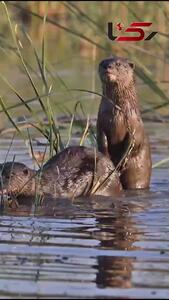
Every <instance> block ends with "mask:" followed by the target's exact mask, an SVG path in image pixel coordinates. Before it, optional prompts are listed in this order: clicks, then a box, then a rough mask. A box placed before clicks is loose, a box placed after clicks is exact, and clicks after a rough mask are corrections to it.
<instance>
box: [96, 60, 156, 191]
mask: <svg viewBox="0 0 169 300" xmlns="http://www.w3.org/2000/svg"><path fill="white" fill-rule="evenodd" d="M99 75H100V79H101V82H102V87H103V93H102V94H103V97H102V100H101V104H100V107H99V112H98V120H97V143H98V149H99V151H100V152H102V153H103V154H105V155H107V156H108V157H110V158H111V160H112V162H113V163H114V164H115V166H117V165H118V163H119V162H120V160H121V158H122V157H123V156H124V154H125V152H126V151H127V149H128V148H129V145H131V151H130V152H129V153H128V157H127V159H126V160H125V164H124V165H123V166H122V167H121V183H122V185H123V188H124V189H139V188H148V187H149V184H150V177H151V167H152V162H151V152H150V144H149V140H148V137H147V135H146V133H145V129H144V125H143V121H142V118H141V114H140V110H139V104H138V98H137V93H136V88H135V81H134V63H132V62H130V61H128V60H127V59H125V58H121V57H116V56H114V57H110V58H107V59H105V60H103V61H102V62H101V63H100V64H99Z"/></svg>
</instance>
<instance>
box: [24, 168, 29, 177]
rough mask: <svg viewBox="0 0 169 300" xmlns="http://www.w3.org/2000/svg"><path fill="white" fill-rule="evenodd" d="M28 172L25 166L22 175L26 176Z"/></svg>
mask: <svg viewBox="0 0 169 300" xmlns="http://www.w3.org/2000/svg"><path fill="white" fill-rule="evenodd" d="M28 173H29V171H28V169H26V168H25V169H23V174H24V175H26V176H27V175H28Z"/></svg>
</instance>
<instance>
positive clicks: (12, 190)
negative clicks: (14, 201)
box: [0, 162, 35, 196]
mask: <svg viewBox="0 0 169 300" xmlns="http://www.w3.org/2000/svg"><path fill="white" fill-rule="evenodd" d="M34 174H35V172H34V171H33V170H31V169H30V168H28V167H27V166H25V165H24V164H22V163H17V162H7V163H5V164H0V192H1V193H5V194H6V193H7V194H9V195H10V196H20V195H22V196H30V195H31V194H33V186H34V184H33V183H34V182H33V181H34Z"/></svg>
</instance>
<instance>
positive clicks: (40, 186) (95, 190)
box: [0, 146, 122, 198]
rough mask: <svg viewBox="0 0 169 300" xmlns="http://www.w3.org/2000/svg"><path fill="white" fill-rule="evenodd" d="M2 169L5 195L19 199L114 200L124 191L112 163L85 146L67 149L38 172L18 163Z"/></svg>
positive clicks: (4, 166)
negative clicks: (92, 197) (94, 197)
mask: <svg viewBox="0 0 169 300" xmlns="http://www.w3.org/2000/svg"><path fill="white" fill-rule="evenodd" d="M0 169H1V178H2V183H1V190H2V192H3V193H7V194H9V195H11V196H15V197H31V196H32V197H33V196H35V194H39V195H41V196H43V195H45V194H46V195H50V196H52V197H55V198H56V197H68V198H76V197H80V196H85V195H90V194H95V195H107V196H108V195H109V196H112V195H114V194H116V193H119V192H120V191H121V190H122V186H121V184H120V181H119V176H118V173H117V172H116V170H115V168H114V166H113V163H112V162H111V160H109V159H108V158H107V157H105V156H104V155H103V154H101V153H99V152H96V151H95V149H88V148H86V147H82V146H74V147H68V148H67V149H64V150H63V151H62V152H60V153H59V154H57V155H55V156H54V157H52V158H51V159H49V161H48V162H47V163H46V164H45V165H44V166H43V168H42V169H40V170H38V171H37V172H36V171H34V170H32V169H30V168H28V167H27V166H25V165H24V164H22V163H17V162H14V163H12V162H7V163H5V164H4V165H3V164H1V165H0Z"/></svg>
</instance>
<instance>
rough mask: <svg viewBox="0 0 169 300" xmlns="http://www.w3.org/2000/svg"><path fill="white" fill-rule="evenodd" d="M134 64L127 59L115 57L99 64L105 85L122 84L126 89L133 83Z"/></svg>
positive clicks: (101, 77)
mask: <svg viewBox="0 0 169 300" xmlns="http://www.w3.org/2000/svg"><path fill="white" fill-rule="evenodd" d="M133 69H134V63H132V62H130V61H128V60H127V59H125V58H122V57H117V56H113V57H110V58H106V59H104V60H102V61H101V63H100V64H99V75H100V79H101V81H102V82H103V83H105V84H109V83H110V84H111V85H114V84H120V85H121V86H122V87H126V86H128V85H129V84H130V82H131V81H133Z"/></svg>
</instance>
